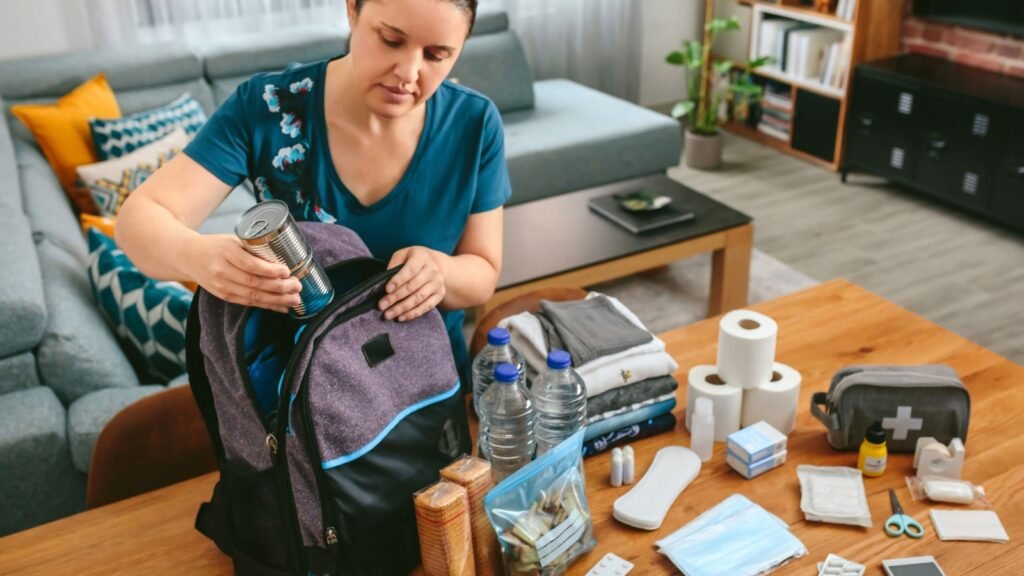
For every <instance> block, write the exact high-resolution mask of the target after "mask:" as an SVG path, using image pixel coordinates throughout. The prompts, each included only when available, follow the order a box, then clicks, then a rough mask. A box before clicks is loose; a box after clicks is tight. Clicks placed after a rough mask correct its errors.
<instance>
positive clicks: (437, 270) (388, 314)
mask: <svg viewBox="0 0 1024 576" xmlns="http://www.w3.org/2000/svg"><path fill="white" fill-rule="evenodd" d="M447 257H448V256H447V255H446V254H443V253H441V252H438V251H436V250H431V249H430V248H426V247H424V246H411V247H409V248H402V249H401V250H399V251H397V252H395V254H394V256H392V257H391V262H389V263H388V269H389V270H390V269H391V268H394V267H396V266H399V265H403V266H402V269H401V270H400V271H399V272H398V274H395V276H394V277H393V278H392V279H391V280H390V281H388V285H387V287H386V288H385V290H386V291H387V296H385V297H384V298H381V300H380V302H379V303H378V306H379V307H380V309H381V310H382V311H383V312H384V318H386V319H388V320H396V319H397V320H398V321H399V322H407V321H409V320H414V319H416V318H419V317H420V316H423V315H424V314H426V313H427V312H429V311H430V310H432V309H433V308H434V307H436V306H437V305H438V304H440V303H441V302H442V301H443V300H444V297H445V294H446V293H447V292H446V290H445V283H444V274H443V273H442V270H441V264H440V262H441V260H442V259H443V258H447Z"/></svg>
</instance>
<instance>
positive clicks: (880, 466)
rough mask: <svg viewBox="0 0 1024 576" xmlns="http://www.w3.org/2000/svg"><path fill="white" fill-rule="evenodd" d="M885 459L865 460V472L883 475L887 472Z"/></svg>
mask: <svg viewBox="0 0 1024 576" xmlns="http://www.w3.org/2000/svg"><path fill="white" fill-rule="evenodd" d="M885 460H886V459H885V458H872V457H870V456H868V457H865V458H864V471H865V472H875V473H881V472H885Z"/></svg>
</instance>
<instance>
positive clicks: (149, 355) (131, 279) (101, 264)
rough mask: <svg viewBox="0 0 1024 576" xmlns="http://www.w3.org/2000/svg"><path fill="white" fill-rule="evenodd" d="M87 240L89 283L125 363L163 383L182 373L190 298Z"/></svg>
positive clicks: (108, 246) (101, 237)
mask: <svg viewBox="0 0 1024 576" xmlns="http://www.w3.org/2000/svg"><path fill="white" fill-rule="evenodd" d="M88 235H89V283H90V284H91V285H92V289H93V292H94V293H95V295H96V301H97V303H98V304H99V308H100V312H102V313H103V316H104V317H105V318H106V319H107V322H109V323H110V326H111V327H112V328H113V329H114V332H115V333H116V334H117V336H118V338H119V339H120V340H121V344H122V347H123V348H124V350H125V352H126V353H127V354H128V357H129V358H132V359H134V360H135V364H136V366H141V367H143V369H144V370H145V373H146V375H147V376H149V377H150V378H152V379H153V380H155V381H157V382H160V383H166V382H168V381H169V380H171V379H172V378H174V377H175V376H178V375H179V374H181V373H182V372H184V371H185V320H186V319H187V318H188V309H189V307H190V306H191V305H192V293H191V292H189V291H188V290H187V289H186V288H185V287H184V286H182V285H181V284H178V283H177V282H159V281H156V280H153V279H151V278H149V277H147V276H146V275H144V274H143V273H142V272H140V271H139V269H138V268H136V267H135V265H134V264H132V263H131V261H130V260H129V259H128V256H126V255H125V254H124V252H122V251H121V250H120V249H118V247H117V244H115V243H114V239H113V238H110V237H109V236H107V235H105V234H103V233H102V232H100V231H98V230H96V229H94V228H93V229H90V230H89V232H88Z"/></svg>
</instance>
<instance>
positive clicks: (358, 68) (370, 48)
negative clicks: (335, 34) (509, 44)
mask: <svg viewBox="0 0 1024 576" xmlns="http://www.w3.org/2000/svg"><path fill="white" fill-rule="evenodd" d="M347 5H348V17H349V22H350V23H351V24H352V37H351V47H350V51H351V54H350V57H351V58H352V69H353V71H354V74H355V82H356V86H357V89H358V90H360V92H362V94H363V98H364V100H365V101H366V104H367V106H368V107H369V108H370V110H371V111H372V112H373V113H375V114H377V115H378V116H382V117H385V118H396V117H398V116H401V115H402V114H405V113H407V112H409V111H410V110H412V109H413V108H414V107H415V106H417V105H419V104H420V103H422V102H425V101H426V100H427V99H428V98H430V96H431V95H433V94H434V91H435V90H437V87H438V86H439V85H440V84H441V82H442V81H443V80H444V79H445V77H446V76H448V72H450V71H451V69H452V66H453V65H454V64H455V60H456V58H457V57H458V55H459V52H460V51H461V50H462V44H463V42H464V41H465V39H466V34H467V33H468V32H469V14H468V13H467V12H466V11H464V10H462V9H460V8H458V7H456V6H455V5H454V4H452V3H451V2H449V1H448V0H368V1H367V2H365V3H364V4H363V6H362V9H361V10H360V11H359V13H358V14H356V11H355V0H348V2H347Z"/></svg>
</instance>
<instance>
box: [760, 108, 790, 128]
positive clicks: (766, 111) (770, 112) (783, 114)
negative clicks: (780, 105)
mask: <svg viewBox="0 0 1024 576" xmlns="http://www.w3.org/2000/svg"><path fill="white" fill-rule="evenodd" d="M761 116H762V117H764V116H771V117H772V118H775V119H777V120H780V121H782V122H786V123H787V124H788V123H789V121H790V120H792V119H793V114H792V111H791V110H785V111H783V110H777V109H775V108H770V107H767V106H761Z"/></svg>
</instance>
